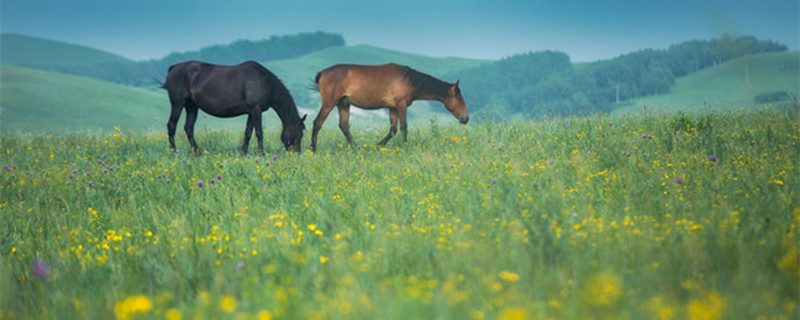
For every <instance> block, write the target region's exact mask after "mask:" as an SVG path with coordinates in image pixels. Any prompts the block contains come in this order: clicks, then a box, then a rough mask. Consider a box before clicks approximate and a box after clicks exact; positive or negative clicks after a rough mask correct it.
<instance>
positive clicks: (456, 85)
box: [453, 79, 461, 88]
mask: <svg viewBox="0 0 800 320" xmlns="http://www.w3.org/2000/svg"><path fill="white" fill-rule="evenodd" d="M459 82H461V79H458V80H456V84H454V85H453V86H454V87H456V88H458V83H459Z"/></svg>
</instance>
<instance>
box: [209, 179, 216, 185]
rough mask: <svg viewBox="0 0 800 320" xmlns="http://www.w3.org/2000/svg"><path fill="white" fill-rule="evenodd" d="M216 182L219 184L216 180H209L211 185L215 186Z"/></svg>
mask: <svg viewBox="0 0 800 320" xmlns="http://www.w3.org/2000/svg"><path fill="white" fill-rule="evenodd" d="M214 182H217V181H216V180H214V179H211V180H208V183H210V184H214Z"/></svg>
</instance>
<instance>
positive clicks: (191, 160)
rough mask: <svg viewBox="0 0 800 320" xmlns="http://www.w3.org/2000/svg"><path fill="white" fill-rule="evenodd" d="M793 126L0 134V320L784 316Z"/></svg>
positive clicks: (797, 250) (792, 303)
mask: <svg viewBox="0 0 800 320" xmlns="http://www.w3.org/2000/svg"><path fill="white" fill-rule="evenodd" d="M799 118H800V117H798V114H797V113H796V112H789V111H776V110H765V111H760V112H756V113H745V112H738V111H725V112H718V113H709V114H688V115H684V114H671V113H667V114H661V113H658V114H649V115H634V116H625V117H608V116H597V117H588V118H565V119H544V120H540V121H535V122H517V123H507V124H494V125H492V124H485V125H468V126H441V125H438V124H432V125H430V126H428V127H425V128H418V127H414V128H412V129H411V131H410V132H409V143H407V144H401V143H400V142H399V141H396V140H399V139H395V140H393V141H391V142H390V143H389V144H388V145H387V147H386V148H378V147H375V146H374V145H360V146H353V147H349V146H345V145H342V143H343V141H344V139H343V138H342V137H341V134H340V133H339V132H338V130H335V129H326V130H323V131H322V133H321V137H320V141H321V144H320V146H319V148H318V149H319V151H318V152H317V153H310V152H304V153H302V154H300V155H297V154H284V152H283V151H281V145H280V142H279V141H278V139H276V138H275V137H273V135H271V134H272V133H268V134H266V136H267V139H265V143H266V145H265V149H266V150H268V152H269V153H268V154H266V155H247V156H243V155H241V154H239V153H237V152H236V150H237V149H238V144H239V141H240V135H241V133H240V132H238V131H230V132H229V131H203V132H198V133H197V139H198V141H202V142H203V145H204V146H205V147H206V149H205V150H204V152H203V154H201V155H194V154H190V153H188V152H185V151H184V150H181V152H178V153H175V152H172V151H170V150H168V149H167V148H166V145H167V144H166V137H164V134H163V133H158V134H140V133H131V132H126V130H125V128H124V127H123V128H121V129H119V130H117V131H113V132H108V133H105V134H76V135H44V134H14V135H3V136H0V137H2V150H3V151H2V161H0V165H3V166H7V168H2V173H0V179H1V180H2V184H0V210H1V211H2V214H0V319H17V318H19V319H28V318H59V319H63V318H113V317H116V318H120V319H130V318H150V317H155V318H167V319H181V318H182V319H192V318H236V319H270V318H273V319H292V318H309V319H353V318H356V319H376V318H381V319H432V318H436V319H549V318H552V319H754V318H764V319H792V318H796V316H797V314H798V305H797V303H798V298H800V297H799V296H798V290H799V286H798V281H800V267H798V264H799V263H798V259H800V245H798V243H800V242H799V241H798V240H800V239H798V225H800V208H799V207H798V203H800V196H799V195H798V191H797V190H800V180H799V179H798V177H800V175H798V174H799V173H800V172H799V170H798V167H797V159H800V148H798V143H800V119H799ZM354 133H356V134H357V136H356V140H357V141H360V142H361V143H364V142H366V141H371V140H370V139H377V138H378V137H379V136H380V134H375V133H373V132H369V133H360V134H359V133H358V132H354ZM178 139H179V141H180V142H183V144H179V146H180V145H183V146H184V147H185V148H187V150H188V146H187V145H186V143H185V140H184V139H183V138H182V136H179V137H178ZM212 179H213V182H212ZM201 182H202V183H201Z"/></svg>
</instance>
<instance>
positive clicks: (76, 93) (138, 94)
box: [0, 65, 169, 132]
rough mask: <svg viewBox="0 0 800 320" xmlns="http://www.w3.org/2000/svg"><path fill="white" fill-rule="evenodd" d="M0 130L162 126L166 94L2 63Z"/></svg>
mask: <svg viewBox="0 0 800 320" xmlns="http://www.w3.org/2000/svg"><path fill="white" fill-rule="evenodd" d="M0 82H2V87H0V105H2V106H3V108H4V110H3V111H2V115H0V121H1V122H0V130H2V131H4V132H9V131H48V132H62V131H93V130H102V129H111V128H113V127H114V126H120V127H125V128H130V129H137V130H139V129H154V128H156V127H164V121H161V120H159V121H158V123H156V122H155V121H154V117H158V118H159V119H162V118H164V117H165V116H166V115H167V114H168V113H169V109H168V107H167V103H166V99H167V98H166V95H165V94H164V93H161V92H154V91H148V90H145V89H141V88H133V87H128V86H123V85H119V84H113V83H109V82H105V81H100V80H96V79H90V78H83V77H78V76H72V75H66V74H60V73H55V72H49V71H42V70H36V69H28V68H22V67H15V66H8V65H3V66H1V67H0Z"/></svg>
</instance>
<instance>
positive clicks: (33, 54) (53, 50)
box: [0, 33, 132, 67]
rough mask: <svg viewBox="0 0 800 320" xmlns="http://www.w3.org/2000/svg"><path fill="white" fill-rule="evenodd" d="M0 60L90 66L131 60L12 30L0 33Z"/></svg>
mask: <svg viewBox="0 0 800 320" xmlns="http://www.w3.org/2000/svg"><path fill="white" fill-rule="evenodd" d="M0 43H2V46H0V63H2V64H5V65H18V66H30V67H42V66H51V65H59V66H91V65H96V64H100V63H108V62H132V60H130V59H127V58H125V57H122V56H119V55H116V54H113V53H109V52H106V51H102V50H97V49H94V48H90V47H85V46H81V45H75V44H69V43H64V42H60V41H53V40H47V39H41V38H36V37H31V36H25V35H20V34H13V33H4V34H2V35H0Z"/></svg>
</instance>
